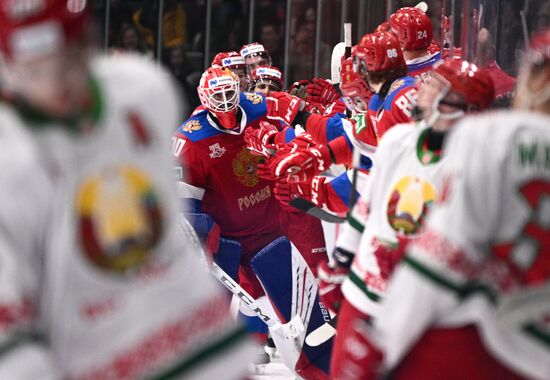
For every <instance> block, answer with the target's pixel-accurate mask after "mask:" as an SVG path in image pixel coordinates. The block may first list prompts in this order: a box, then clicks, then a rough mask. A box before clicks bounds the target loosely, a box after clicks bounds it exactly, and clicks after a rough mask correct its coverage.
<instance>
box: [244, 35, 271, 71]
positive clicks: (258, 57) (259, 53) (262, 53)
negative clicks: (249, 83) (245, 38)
mask: <svg viewBox="0 0 550 380" xmlns="http://www.w3.org/2000/svg"><path fill="white" fill-rule="evenodd" d="M240 53H241V57H243V58H244V61H245V63H246V69H247V71H248V73H249V74H250V73H251V72H252V70H254V69H255V68H256V67H259V66H271V56H270V55H269V52H268V51H267V50H266V49H265V47H264V45H262V44H260V43H258V42H253V43H251V44H248V45H244V46H243V47H242V48H241V51H240Z"/></svg>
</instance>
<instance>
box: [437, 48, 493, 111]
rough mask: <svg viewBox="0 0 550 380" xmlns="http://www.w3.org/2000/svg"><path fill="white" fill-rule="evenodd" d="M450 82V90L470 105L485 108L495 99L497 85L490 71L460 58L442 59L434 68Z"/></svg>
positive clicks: (480, 108)
mask: <svg viewBox="0 0 550 380" xmlns="http://www.w3.org/2000/svg"><path fill="white" fill-rule="evenodd" d="M433 73H436V74H439V75H440V76H441V77H442V78H443V79H444V81H446V82H447V83H448V84H449V92H454V93H457V94H459V95H461V96H462V97H463V98H464V100H465V102H466V104H467V105H468V106H474V107H475V108H476V109H477V110H483V109H485V108H487V107H489V105H491V103H492V102H493V100H494V99H495V86H494V83H493V80H492V79H491V76H490V75H489V73H488V72H487V71H486V70H484V69H480V68H478V67H477V66H476V65H474V64H473V63H469V62H467V61H463V60H461V59H459V58H455V59H446V60H443V61H440V63H439V64H437V65H436V66H435V68H434V69H433Z"/></svg>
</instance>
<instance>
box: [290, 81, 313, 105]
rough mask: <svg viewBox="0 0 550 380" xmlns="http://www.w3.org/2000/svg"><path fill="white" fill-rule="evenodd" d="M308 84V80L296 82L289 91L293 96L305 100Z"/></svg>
mask: <svg viewBox="0 0 550 380" xmlns="http://www.w3.org/2000/svg"><path fill="white" fill-rule="evenodd" d="M308 84H309V81H308V80H307V79H302V80H299V81H297V82H294V83H292V85H291V86H290V88H289V89H288V93H289V94H290V95H292V96H297V97H299V98H300V99H303V100H305V99H306V96H307V93H306V90H307V85H308Z"/></svg>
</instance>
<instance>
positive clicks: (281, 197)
mask: <svg viewBox="0 0 550 380" xmlns="http://www.w3.org/2000/svg"><path fill="white" fill-rule="evenodd" d="M325 180H326V178H325V177H320V176H316V177H313V178H312V179H311V180H309V181H307V182H304V183H294V182H291V183H289V182H286V181H277V183H276V184H275V189H274V190H273V192H274V193H275V198H277V200H278V201H279V203H281V205H282V206H285V207H292V206H290V205H289V203H290V201H291V200H292V199H294V198H303V199H305V200H308V201H310V202H312V203H315V204H316V205H317V206H319V207H323V205H324V203H325V199H326V195H325ZM292 211H296V209H294V208H293V209H292Z"/></svg>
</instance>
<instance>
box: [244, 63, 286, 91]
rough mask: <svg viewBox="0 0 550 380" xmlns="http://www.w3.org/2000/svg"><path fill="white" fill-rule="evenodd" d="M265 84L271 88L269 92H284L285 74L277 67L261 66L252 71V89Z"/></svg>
mask: <svg viewBox="0 0 550 380" xmlns="http://www.w3.org/2000/svg"><path fill="white" fill-rule="evenodd" d="M260 84H263V85H265V86H266V87H269V91H282V90H283V73H282V72H281V70H279V69H278V68H277V67H275V66H261V67H258V68H255V69H254V70H252V73H251V74H250V87H251V88H252V89H253V90H255V87H257V86H258V85H260Z"/></svg>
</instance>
